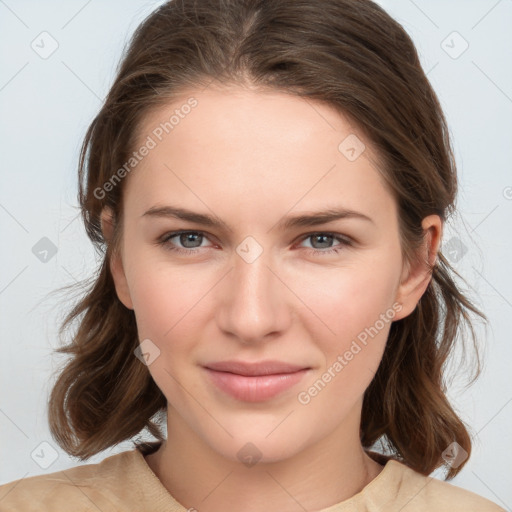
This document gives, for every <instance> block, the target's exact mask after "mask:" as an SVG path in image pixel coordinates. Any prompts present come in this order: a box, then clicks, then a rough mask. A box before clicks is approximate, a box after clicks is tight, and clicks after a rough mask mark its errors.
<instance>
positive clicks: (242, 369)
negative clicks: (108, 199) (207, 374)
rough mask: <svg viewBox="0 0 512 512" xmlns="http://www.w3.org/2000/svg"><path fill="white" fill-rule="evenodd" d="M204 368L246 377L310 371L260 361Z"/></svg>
mask: <svg viewBox="0 0 512 512" xmlns="http://www.w3.org/2000/svg"><path fill="white" fill-rule="evenodd" d="M204 366H205V368H209V369H210V370H215V371H218V372H229V373H236V374H238V375H246V376H256V375H276V374H283V373H295V372H298V371H300V370H306V369H309V367H306V366H301V365H296V364H291V363H285V362H282V361H259V362H255V363H251V362H245V361H219V362H216V363H208V364H206V365H204Z"/></svg>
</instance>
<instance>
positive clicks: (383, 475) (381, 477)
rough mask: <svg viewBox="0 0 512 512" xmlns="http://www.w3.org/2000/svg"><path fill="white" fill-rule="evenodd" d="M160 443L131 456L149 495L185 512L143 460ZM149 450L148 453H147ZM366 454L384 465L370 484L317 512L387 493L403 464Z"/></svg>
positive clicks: (338, 509) (329, 511)
mask: <svg viewBox="0 0 512 512" xmlns="http://www.w3.org/2000/svg"><path fill="white" fill-rule="evenodd" d="M160 444H161V443H158V442H157V443H152V445H151V446H150V447H149V449H148V446H149V445H147V446H146V447H145V449H142V450H141V449H140V448H139V447H138V446H137V447H135V448H134V449H133V450H132V453H133V455H134V456H135V458H136V461H137V465H139V466H141V468H143V470H144V472H145V473H147V474H148V475H149V477H150V479H151V481H152V482H153V487H152V489H149V491H150V494H152V495H154V496H155V498H156V499H157V500H158V501H159V502H162V504H163V503H164V502H167V503H166V505H167V506H170V505H172V506H173V507H174V508H176V509H177V510H179V511H180V512H181V511H186V510H187V508H186V507H185V506H184V505H183V504H181V503H179V502H178V501H177V500H176V498H174V496H173V495H172V494H171V493H170V492H169V491H168V490H167V488H166V487H165V486H164V485H163V483H162V482H161V481H160V479H159V478H158V476H157V475H156V474H155V473H154V472H153V470H152V469H151V467H150V466H149V464H148V463H147V462H146V459H145V458H144V455H149V454H150V453H153V452H154V451H156V450H157V449H158V448H159V447H160ZM148 450H149V451H148ZM367 453H368V454H369V455H370V456H372V455H374V456H375V457H372V458H377V460H384V461H385V464H384V465H383V466H384V467H383V468H382V470H381V471H380V473H379V474H378V475H377V476H376V477H375V478H374V479H373V480H371V481H370V482H368V483H367V484H366V485H365V486H364V487H363V488H362V489H361V490H360V491H359V492H357V493H356V494H354V495H353V496H351V497H350V498H347V499H346V500H343V501H340V502H338V503H335V504H333V505H329V506H328V507H327V508H323V509H321V510H320V511H319V512H342V511H343V510H346V509H347V507H349V508H350V507H353V506H354V505H356V504H357V503H358V502H360V501H361V500H362V499H364V497H365V496H367V495H375V494H378V493H379V489H381V488H383V487H386V488H387V491H389V490H390V489H389V485H390V484H391V485H392V484H393V481H394V475H396V473H397V472H399V471H400V470H401V469H403V464H402V463H401V462H399V461H397V460H395V459H393V458H391V457H387V456H383V455H382V454H379V453H377V452H368V451H367Z"/></svg>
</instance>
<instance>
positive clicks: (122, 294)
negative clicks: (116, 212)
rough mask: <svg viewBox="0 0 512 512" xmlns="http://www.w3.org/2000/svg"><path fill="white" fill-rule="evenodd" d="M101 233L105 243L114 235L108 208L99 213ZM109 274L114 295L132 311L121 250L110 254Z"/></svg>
mask: <svg viewBox="0 0 512 512" xmlns="http://www.w3.org/2000/svg"><path fill="white" fill-rule="evenodd" d="M100 221H101V231H102V233H103V238H104V239H105V241H106V242H107V243H109V244H110V243H111V241H112V237H113V234H114V218H113V214H112V210H111V209H110V208H109V207H105V208H103V210H102V212H101V217H100ZM109 268H110V272H111V274H112V278H113V280H114V284H115V287H116V293H117V296H118V298H119V300H120V301H121V302H122V303H123V304H124V305H125V306H126V307H127V308H128V309H133V303H132V299H131V296H130V289H129V288H128V281H127V279H126V275H125V272H124V266H123V260H122V255H121V249H120V248H119V250H116V251H112V252H111V257H110V262H109Z"/></svg>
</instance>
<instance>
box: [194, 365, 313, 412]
mask: <svg viewBox="0 0 512 512" xmlns="http://www.w3.org/2000/svg"><path fill="white" fill-rule="evenodd" d="M203 368H204V369H205V371H206V373H207V375H208V378H209V379H210V381H211V382H212V383H213V384H214V385H215V386H216V387H217V388H218V389H219V390H220V391H222V392H223V393H225V394H228V395H230V396H231V397H233V398H235V399H236V400H240V401H244V402H263V401H266V400H270V399H271V398H273V397H275V396H277V395H279V394H281V393H283V392H284V391H286V390H289V389H290V388H292V387H293V386H295V385H297V384H298V383H299V382H300V381H301V380H302V379H303V377H304V375H306V373H307V372H308V371H309V370H311V368H310V367H307V366H302V365H293V364H290V363H284V362H280V361H262V362H258V363H247V362H242V361H222V362H217V363H209V364H207V365H205V366H204V367H203Z"/></svg>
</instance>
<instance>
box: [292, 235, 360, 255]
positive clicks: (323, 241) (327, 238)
mask: <svg viewBox="0 0 512 512" xmlns="http://www.w3.org/2000/svg"><path fill="white" fill-rule="evenodd" d="M309 239H311V240H312V241H313V244H314V245H317V244H318V245H320V246H321V247H320V248H313V249H311V250H308V253H309V254H311V255H313V256H316V255H322V256H323V255H325V254H335V253H339V252H341V251H342V250H343V249H344V248H345V247H351V246H352V245H353V242H352V240H351V239H350V238H348V237H346V236H344V235H340V234H338V233H323V232H318V233H310V234H308V235H306V236H305V237H303V238H302V241H303V242H304V241H306V240H309ZM335 240H336V241H338V242H339V243H338V244H337V245H335V246H334V247H332V246H331V247H326V245H327V246H329V245H330V244H331V243H332V242H333V241H335Z"/></svg>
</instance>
